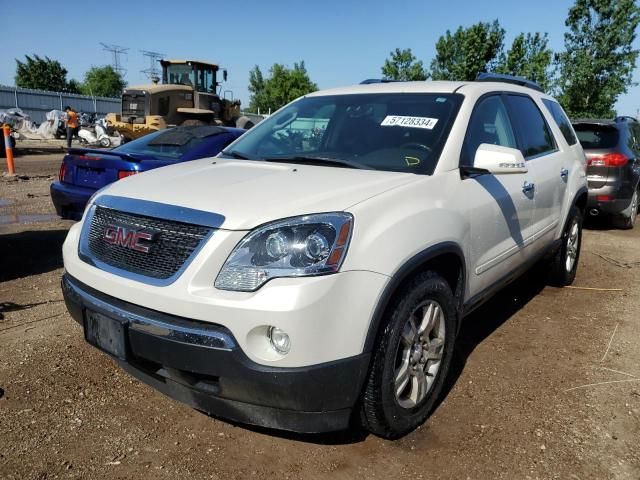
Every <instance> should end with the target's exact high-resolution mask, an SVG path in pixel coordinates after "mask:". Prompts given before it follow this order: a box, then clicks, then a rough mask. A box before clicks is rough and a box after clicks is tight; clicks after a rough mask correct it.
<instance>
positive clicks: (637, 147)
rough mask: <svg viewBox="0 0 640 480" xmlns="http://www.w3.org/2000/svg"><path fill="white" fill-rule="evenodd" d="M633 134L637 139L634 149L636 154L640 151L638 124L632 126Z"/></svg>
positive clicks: (639, 126) (639, 127)
mask: <svg viewBox="0 0 640 480" xmlns="http://www.w3.org/2000/svg"><path fill="white" fill-rule="evenodd" d="M630 127H631V132H633V136H634V138H635V145H634V147H633V150H635V151H636V152H638V151H640V125H638V124H637V123H634V124H631V125H630Z"/></svg>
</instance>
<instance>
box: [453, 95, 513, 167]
mask: <svg viewBox="0 0 640 480" xmlns="http://www.w3.org/2000/svg"><path fill="white" fill-rule="evenodd" d="M483 143H490V144H492V145H501V146H503V147H511V148H518V145H517V143H516V138H515V135H514V134H513V128H512V127H511V122H510V121H509V115H508V114H507V108H506V106H505V104H504V102H503V101H502V98H501V97H500V96H499V95H492V96H490V97H485V98H483V99H481V100H480V101H479V102H478V103H477V104H476V107H475V109H474V110H473V113H472V114H471V120H470V121H469V127H468V128H467V136H466V138H465V141H464V146H463V148H462V158H461V161H460V163H461V164H462V165H467V166H472V165H473V159H474V157H475V155H476V150H478V147H479V146H480V145H481V144H483Z"/></svg>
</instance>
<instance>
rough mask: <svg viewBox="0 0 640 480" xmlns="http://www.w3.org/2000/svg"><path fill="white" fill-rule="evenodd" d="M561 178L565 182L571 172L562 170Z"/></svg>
mask: <svg viewBox="0 0 640 480" xmlns="http://www.w3.org/2000/svg"><path fill="white" fill-rule="evenodd" d="M560 178H562V179H563V180H566V179H567V178H569V170H567V169H566V168H562V169H560Z"/></svg>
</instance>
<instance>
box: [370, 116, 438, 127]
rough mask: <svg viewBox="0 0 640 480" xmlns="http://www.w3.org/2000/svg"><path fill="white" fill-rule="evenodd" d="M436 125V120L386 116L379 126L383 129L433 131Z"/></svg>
mask: <svg viewBox="0 0 640 480" xmlns="http://www.w3.org/2000/svg"><path fill="white" fill-rule="evenodd" d="M436 123H438V119H437V118H428V117H404V116H402V115H387V116H386V117H385V118H384V120H383V121H382V123H381V124H380V125H382V126H383V127H409V128H424V129H426V130H433V127H435V126H436Z"/></svg>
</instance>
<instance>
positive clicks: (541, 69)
mask: <svg viewBox="0 0 640 480" xmlns="http://www.w3.org/2000/svg"><path fill="white" fill-rule="evenodd" d="M552 59H553V52H552V51H551V49H550V48H549V39H548V35H547V34H546V33H545V34H540V33H538V32H536V33H534V34H531V33H527V34H526V35H525V34H524V33H521V34H520V35H518V36H517V37H516V38H515V39H514V40H513V43H512V44H511V48H510V49H509V50H508V51H507V53H506V54H505V55H501V58H500V61H499V63H498V65H497V67H496V70H495V71H496V72H497V73H505V74H507V75H518V76H520V77H524V78H526V79H529V80H533V81H534V82H536V83H538V85H540V86H541V87H542V88H543V90H545V91H546V90H548V88H549V86H550V67H551V61H552Z"/></svg>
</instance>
